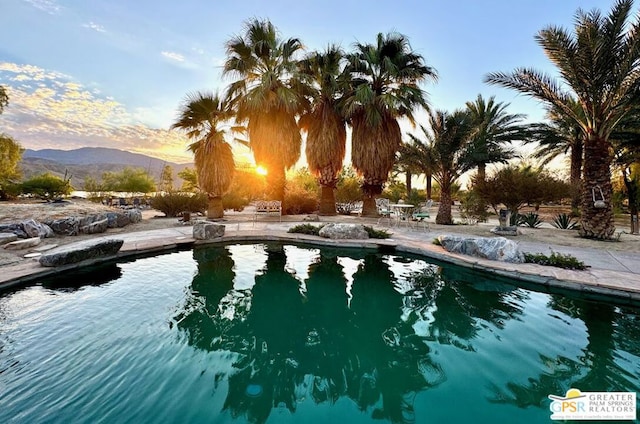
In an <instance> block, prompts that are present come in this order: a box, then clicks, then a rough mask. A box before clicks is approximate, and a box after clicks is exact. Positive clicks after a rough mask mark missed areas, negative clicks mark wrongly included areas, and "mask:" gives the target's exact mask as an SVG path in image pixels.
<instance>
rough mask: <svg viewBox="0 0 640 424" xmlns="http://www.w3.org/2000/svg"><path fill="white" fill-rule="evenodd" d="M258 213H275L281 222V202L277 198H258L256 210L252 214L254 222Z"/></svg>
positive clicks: (266, 214)
mask: <svg viewBox="0 0 640 424" xmlns="http://www.w3.org/2000/svg"><path fill="white" fill-rule="evenodd" d="M259 215H265V216H270V215H273V216H276V215H277V216H278V220H279V221H280V222H282V202H281V201H279V200H258V201H257V202H256V211H255V212H254V214H253V222H254V224H255V222H256V220H257V219H258V216H259Z"/></svg>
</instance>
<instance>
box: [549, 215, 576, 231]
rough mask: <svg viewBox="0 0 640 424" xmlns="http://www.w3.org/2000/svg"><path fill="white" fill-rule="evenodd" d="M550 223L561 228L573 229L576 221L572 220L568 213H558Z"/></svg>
mask: <svg viewBox="0 0 640 424" xmlns="http://www.w3.org/2000/svg"><path fill="white" fill-rule="evenodd" d="M551 225H553V226H554V227H556V228H560V229H561V230H575V229H576V228H577V225H578V222H577V221H574V220H573V218H571V217H570V216H569V215H568V214H566V213H560V214H558V215H556V216H555V218H553V221H552V222H551Z"/></svg>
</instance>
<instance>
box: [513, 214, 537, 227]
mask: <svg viewBox="0 0 640 424" xmlns="http://www.w3.org/2000/svg"><path fill="white" fill-rule="evenodd" d="M542 222H543V220H542V219H540V215H538V214H537V213H535V212H528V213H526V214H518V225H525V226H527V227H530V228H538V227H539V226H541V225H542Z"/></svg>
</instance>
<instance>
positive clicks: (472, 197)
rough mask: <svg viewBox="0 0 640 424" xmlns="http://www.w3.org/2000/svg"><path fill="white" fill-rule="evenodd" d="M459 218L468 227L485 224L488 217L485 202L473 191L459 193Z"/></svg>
mask: <svg viewBox="0 0 640 424" xmlns="http://www.w3.org/2000/svg"><path fill="white" fill-rule="evenodd" d="M460 217H461V218H462V219H463V220H464V221H465V223H466V224H468V225H475V224H477V223H478V222H486V221H487V218H488V217H489V212H488V211H487V202H485V201H484V199H483V198H482V197H481V196H480V195H479V194H478V193H477V192H476V191H474V190H471V191H466V192H461V193H460Z"/></svg>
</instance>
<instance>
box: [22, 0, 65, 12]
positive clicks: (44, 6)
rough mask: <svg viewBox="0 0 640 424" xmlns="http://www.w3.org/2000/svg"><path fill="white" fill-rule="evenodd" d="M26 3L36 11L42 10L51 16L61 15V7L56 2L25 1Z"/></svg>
mask: <svg viewBox="0 0 640 424" xmlns="http://www.w3.org/2000/svg"><path fill="white" fill-rule="evenodd" d="M23 1H24V2H25V3H29V4H30V5H31V6H33V7H35V8H36V9H40V10H42V11H43V12H47V13H49V14H51V15H56V14H58V13H60V5H59V4H58V3H57V2H56V1H55V0H23Z"/></svg>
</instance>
